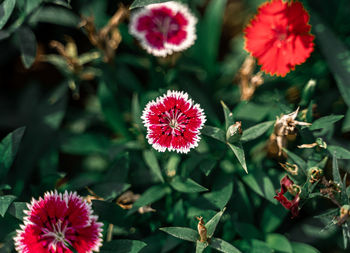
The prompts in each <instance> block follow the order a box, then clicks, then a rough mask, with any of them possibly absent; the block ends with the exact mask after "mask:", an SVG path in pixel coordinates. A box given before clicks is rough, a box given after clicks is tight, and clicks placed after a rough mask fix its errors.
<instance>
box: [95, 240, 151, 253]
mask: <svg viewBox="0 0 350 253" xmlns="http://www.w3.org/2000/svg"><path fill="white" fill-rule="evenodd" d="M146 245H147V244H146V243H144V242H142V241H136V240H113V241H110V242H105V243H104V244H103V247H102V248H101V250H100V252H101V253H115V252H118V253H138V252H140V251H141V250H142V249H143V248H144V247H146Z"/></svg>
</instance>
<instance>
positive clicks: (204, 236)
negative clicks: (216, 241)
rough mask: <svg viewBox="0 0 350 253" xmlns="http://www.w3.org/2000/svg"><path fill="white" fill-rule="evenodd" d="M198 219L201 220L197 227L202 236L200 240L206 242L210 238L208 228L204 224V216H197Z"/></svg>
mask: <svg viewBox="0 0 350 253" xmlns="http://www.w3.org/2000/svg"><path fill="white" fill-rule="evenodd" d="M197 220H198V221H199V222H198V226H197V229H198V234H199V237H200V241H201V242H206V241H207V240H208V237H207V228H206V227H205V225H204V221H203V217H197Z"/></svg>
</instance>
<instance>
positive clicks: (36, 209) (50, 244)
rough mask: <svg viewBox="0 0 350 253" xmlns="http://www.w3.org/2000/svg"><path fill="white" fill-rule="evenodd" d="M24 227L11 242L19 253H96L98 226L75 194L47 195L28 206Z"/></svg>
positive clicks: (22, 226)
mask: <svg viewBox="0 0 350 253" xmlns="http://www.w3.org/2000/svg"><path fill="white" fill-rule="evenodd" d="M28 208H29V210H28V211H26V214H27V215H28V216H27V217H25V218H24V225H21V230H17V236H16V237H15V238H14V240H15V245H16V250H17V251H18V252H20V253H73V252H72V251H71V250H70V249H69V248H70V247H72V248H74V249H75V250H76V251H77V252H78V253H91V252H93V251H99V248H100V246H101V242H102V238H101V237H102V234H101V231H102V229H101V227H102V225H103V224H102V223H99V222H97V216H94V215H92V210H91V207H90V205H89V204H88V203H87V202H86V201H85V200H83V199H82V198H81V197H80V196H78V195H77V194H76V193H72V192H71V193H68V192H65V193H64V194H61V193H60V194H58V193H57V192H56V191H55V192H47V193H45V195H44V199H42V198H39V200H35V199H33V200H32V202H31V204H30V205H28Z"/></svg>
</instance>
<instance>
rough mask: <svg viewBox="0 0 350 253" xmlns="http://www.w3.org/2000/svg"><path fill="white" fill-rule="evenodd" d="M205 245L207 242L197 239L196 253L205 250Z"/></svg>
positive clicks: (206, 245)
mask: <svg viewBox="0 0 350 253" xmlns="http://www.w3.org/2000/svg"><path fill="white" fill-rule="evenodd" d="M206 247H208V243H207V242H200V241H197V242H196V253H202V252H203V251H204V250H205V248H206Z"/></svg>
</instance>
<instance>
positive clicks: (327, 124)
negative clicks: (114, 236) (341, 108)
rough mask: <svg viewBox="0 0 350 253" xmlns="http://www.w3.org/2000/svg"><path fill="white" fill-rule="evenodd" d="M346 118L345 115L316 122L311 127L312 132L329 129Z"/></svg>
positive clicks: (333, 116) (320, 119) (324, 118)
mask: <svg viewBox="0 0 350 253" xmlns="http://www.w3.org/2000/svg"><path fill="white" fill-rule="evenodd" d="M342 118H344V115H329V116H325V117H322V118H319V119H317V120H315V121H314V122H313V123H312V125H311V126H310V127H309V129H310V130H317V129H323V128H328V127H330V126H332V125H333V124H334V123H335V122H337V121H339V120H341V119H342Z"/></svg>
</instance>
